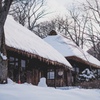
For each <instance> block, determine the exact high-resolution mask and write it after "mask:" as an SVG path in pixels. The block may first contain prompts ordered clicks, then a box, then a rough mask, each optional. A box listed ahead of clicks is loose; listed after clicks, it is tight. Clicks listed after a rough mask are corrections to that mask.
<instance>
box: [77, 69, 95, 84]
mask: <svg viewBox="0 0 100 100" xmlns="http://www.w3.org/2000/svg"><path fill="white" fill-rule="evenodd" d="M93 79H95V74H94V73H93V72H92V71H90V70H89V69H87V68H86V69H85V70H84V71H83V72H82V73H81V74H79V76H78V81H79V82H82V81H90V80H93Z"/></svg>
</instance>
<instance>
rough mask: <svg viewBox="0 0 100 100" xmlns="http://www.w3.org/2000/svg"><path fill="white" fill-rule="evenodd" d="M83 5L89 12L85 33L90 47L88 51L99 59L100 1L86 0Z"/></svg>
mask: <svg viewBox="0 0 100 100" xmlns="http://www.w3.org/2000/svg"><path fill="white" fill-rule="evenodd" d="M83 7H84V10H85V12H88V14H89V17H88V19H89V27H87V28H88V34H87V35H88V42H89V44H90V45H91V47H92V48H91V49H90V50H89V51H88V52H89V53H90V54H92V55H93V56H95V57H96V58H97V59H99V60H100V47H99V45H100V1H99V0H92V1H90V0H86V3H85V4H83Z"/></svg>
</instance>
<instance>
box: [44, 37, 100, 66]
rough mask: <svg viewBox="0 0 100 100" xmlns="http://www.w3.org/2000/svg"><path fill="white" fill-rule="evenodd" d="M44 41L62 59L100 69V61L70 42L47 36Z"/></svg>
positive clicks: (62, 38)
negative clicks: (59, 54)
mask: <svg viewBox="0 0 100 100" xmlns="http://www.w3.org/2000/svg"><path fill="white" fill-rule="evenodd" d="M44 40H45V41H46V42H47V43H49V44H50V45H52V46H53V47H54V48H55V49H56V50H58V51H59V52H60V53H61V54H62V55H63V56H64V57H66V58H71V59H74V60H77V59H78V61H79V62H84V63H86V64H88V65H89V64H90V65H91V66H92V67H96V68H100V61H99V60H97V59H96V58H94V57H93V56H92V55H90V54H89V53H87V52H86V51H84V50H82V49H81V48H79V47H78V46H76V44H75V43H73V42H72V41H71V40H69V39H67V38H66V37H64V36H62V35H54V36H53V35H52V36H47V37H46V38H44Z"/></svg>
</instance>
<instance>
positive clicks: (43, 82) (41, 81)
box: [38, 77, 47, 87]
mask: <svg viewBox="0 0 100 100" xmlns="http://www.w3.org/2000/svg"><path fill="white" fill-rule="evenodd" d="M38 86H41V87H47V84H46V78H44V77H42V78H40V82H39V83H38Z"/></svg>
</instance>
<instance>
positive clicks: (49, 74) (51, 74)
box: [47, 71, 55, 79]
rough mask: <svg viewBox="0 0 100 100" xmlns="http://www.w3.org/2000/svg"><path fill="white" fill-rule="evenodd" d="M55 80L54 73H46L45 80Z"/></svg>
mask: <svg viewBox="0 0 100 100" xmlns="http://www.w3.org/2000/svg"><path fill="white" fill-rule="evenodd" d="M54 78H55V73H54V71H50V72H48V73H47V79H54Z"/></svg>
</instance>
